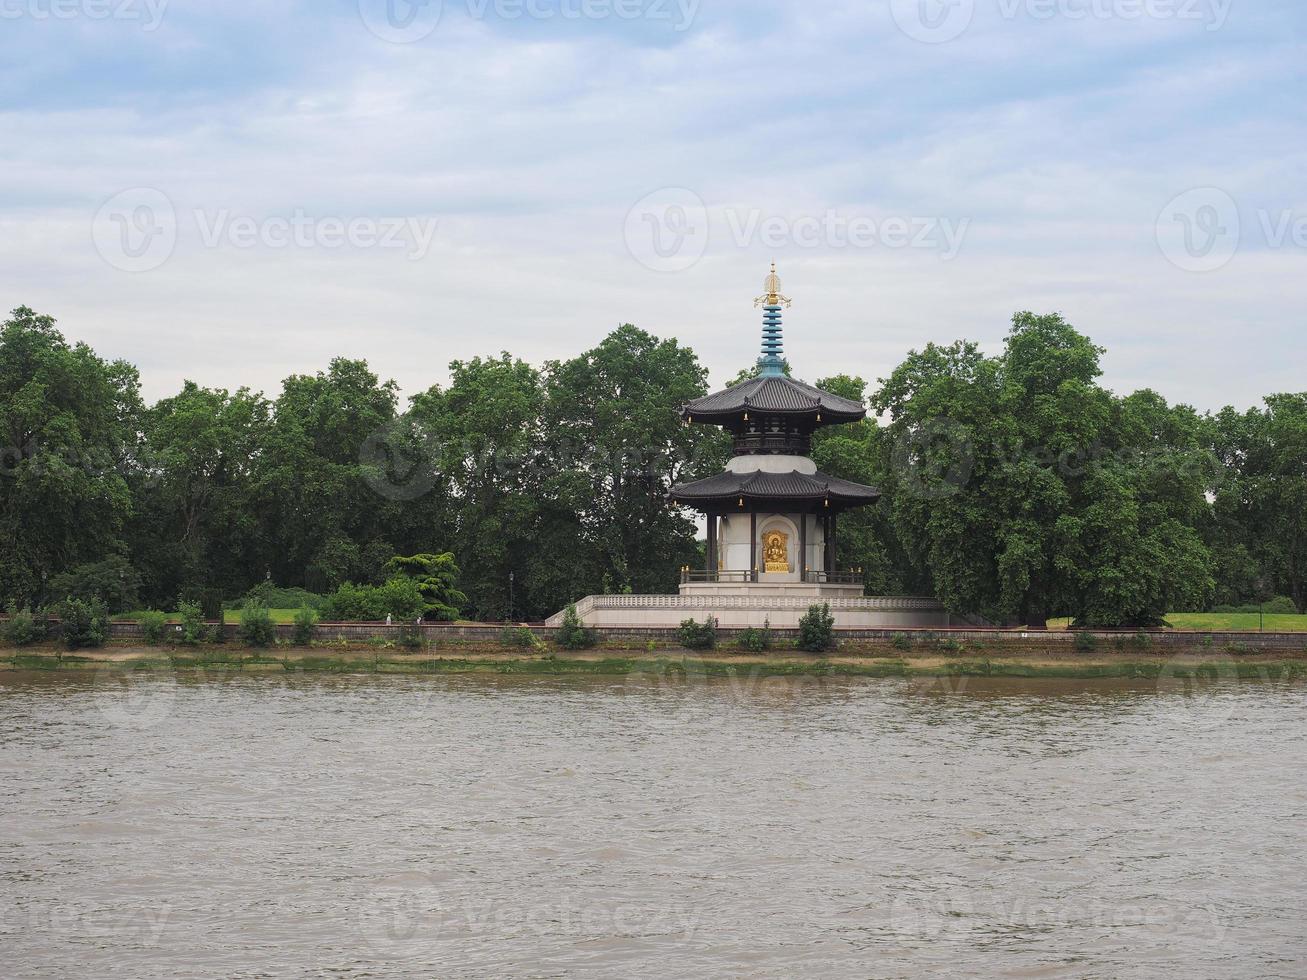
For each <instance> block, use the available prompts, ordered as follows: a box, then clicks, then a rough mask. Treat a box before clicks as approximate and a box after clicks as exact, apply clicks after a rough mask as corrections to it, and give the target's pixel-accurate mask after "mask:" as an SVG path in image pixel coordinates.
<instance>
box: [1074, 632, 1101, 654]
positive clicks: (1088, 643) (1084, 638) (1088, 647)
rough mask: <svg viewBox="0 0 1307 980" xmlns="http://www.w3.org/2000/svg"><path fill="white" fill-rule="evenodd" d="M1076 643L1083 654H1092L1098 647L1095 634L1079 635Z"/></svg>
mask: <svg viewBox="0 0 1307 980" xmlns="http://www.w3.org/2000/svg"><path fill="white" fill-rule="evenodd" d="M1075 643H1076V649H1077V650H1079V651H1080V652H1081V653H1092V652H1093V651H1094V649H1095V648H1096V647H1097V646H1098V637H1096V636H1094V634H1093V633H1077V634H1076V640H1075Z"/></svg>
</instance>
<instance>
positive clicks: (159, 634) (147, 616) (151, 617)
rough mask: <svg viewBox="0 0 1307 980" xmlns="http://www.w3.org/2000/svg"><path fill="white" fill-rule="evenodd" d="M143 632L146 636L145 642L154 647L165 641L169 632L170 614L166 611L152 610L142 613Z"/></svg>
mask: <svg viewBox="0 0 1307 980" xmlns="http://www.w3.org/2000/svg"><path fill="white" fill-rule="evenodd" d="M140 624H141V634H142V635H143V636H144V637H145V642H146V643H148V644H150V646H152V647H157V646H158V645H159V644H161V643H162V642H163V638H164V636H165V635H166V634H167V632H168V616H167V614H166V613H161V612H157V611H155V610H150V611H149V612H143V613H141V618H140Z"/></svg>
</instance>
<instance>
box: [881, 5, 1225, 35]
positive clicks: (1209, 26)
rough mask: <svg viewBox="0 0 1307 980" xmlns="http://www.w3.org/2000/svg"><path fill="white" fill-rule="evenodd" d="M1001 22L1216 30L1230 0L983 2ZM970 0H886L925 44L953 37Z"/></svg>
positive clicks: (964, 27)
mask: <svg viewBox="0 0 1307 980" xmlns="http://www.w3.org/2000/svg"><path fill="white" fill-rule="evenodd" d="M990 2H992V3H993V4H994V7H993V10H992V12H993V13H994V14H996V15H997V16H998V18H999V19H1000V20H1003V21H1008V22H1012V21H1018V20H1027V21H1035V22H1039V23H1043V22H1047V21H1052V20H1064V21H1070V22H1072V23H1080V22H1082V21H1123V22H1126V23H1130V22H1136V21H1174V22H1177V23H1192V24H1201V25H1202V26H1203V29H1204V30H1207V31H1219V30H1220V29H1221V28H1223V27H1224V26H1225V23H1226V21H1227V20H1228V18H1229V16H1230V9H1231V6H1232V5H1233V3H1234V0H986V3H987V6H986V10H987V11H989V9H990V8H989V6H988V4H989V3H990ZM976 9H977V6H976V0H890V14H891V16H892V17H893V18H894V23H895V24H896V25H897V26H898V28H899V30H900V31H902V32H903V33H904V34H906V35H907V36H908V37H910V38H912V39H913V40H914V41H921V42H922V43H925V44H943V43H944V42H946V41H955V40H957V39H958V38H959V37H961V36H962V35H963V34H965V33H966V32H967V31H968V30H969V29H970V27H971V25H972V23H973V21H974V20H975V17H976Z"/></svg>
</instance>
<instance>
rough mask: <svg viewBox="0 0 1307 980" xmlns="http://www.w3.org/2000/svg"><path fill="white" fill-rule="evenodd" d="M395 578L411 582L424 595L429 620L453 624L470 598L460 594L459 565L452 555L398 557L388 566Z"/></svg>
mask: <svg viewBox="0 0 1307 980" xmlns="http://www.w3.org/2000/svg"><path fill="white" fill-rule="evenodd" d="M386 571H387V572H388V573H389V574H390V575H392V576H398V577H401V578H406V579H410V580H411V581H413V582H414V583H415V584H416V585H417V587H418V591H419V592H421V594H422V600H423V602H424V603H425V604H426V616H427V617H429V618H432V617H433V618H435V619H443V620H448V621H453V620H456V619H458V614H459V610H460V609H461V608H462V607H463V605H464V604H465V603H466V602H467V596H466V595H464V594H463V593H462V592H460V591H459V590H458V577H459V574H460V572H459V570H458V565H457V564H455V562H454V556H453V554H451V553H449V552H446V553H445V554H442V555H413V556H412V557H409V558H404V557H401V556H398V555H396V556H395V557H394V558H392V559H391V560H390V561H389V562H388V563H387V565H386Z"/></svg>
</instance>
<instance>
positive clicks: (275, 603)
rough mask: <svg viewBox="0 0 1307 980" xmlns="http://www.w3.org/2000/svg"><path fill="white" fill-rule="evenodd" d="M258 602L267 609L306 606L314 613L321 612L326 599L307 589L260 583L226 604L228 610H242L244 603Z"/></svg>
mask: <svg viewBox="0 0 1307 980" xmlns="http://www.w3.org/2000/svg"><path fill="white" fill-rule="evenodd" d="M251 600H253V601H254V602H260V603H262V604H263V605H265V606H267V607H268V608H269V609H302V608H303V607H305V606H308V607H309V608H310V609H312V610H314V611H315V612H321V611H322V608H323V607H324V606H325V605H326V604H327V602H328V599H327V597H326V596H324V595H318V594H317V593H316V592H309V591H308V590H307V589H280V588H278V587H277V586H275V585H273V584H272V583H271V582H260V583H259V584H258V585H256V586H254V588H252V589H250V590H249V591H248V592H246V593H245V595H244V596H242V597H241V598H239V599H237V600H236V601H235V602H229V603H227V607H228V608H229V609H233V610H235V609H242V608H244V606H245V603H246V602H249V601H251Z"/></svg>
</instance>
